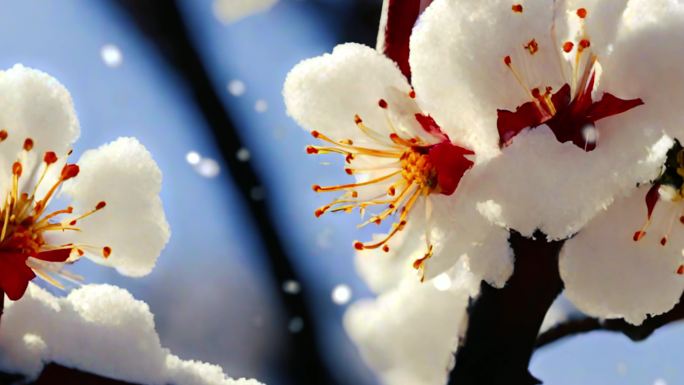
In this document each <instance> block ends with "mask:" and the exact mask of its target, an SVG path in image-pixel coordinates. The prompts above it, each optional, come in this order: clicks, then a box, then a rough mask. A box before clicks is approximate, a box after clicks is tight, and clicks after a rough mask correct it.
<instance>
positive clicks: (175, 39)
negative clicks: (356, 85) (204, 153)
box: [112, 0, 337, 385]
mask: <svg viewBox="0 0 684 385" xmlns="http://www.w3.org/2000/svg"><path fill="white" fill-rule="evenodd" d="M112 1H113V2H114V3H115V4H117V5H118V6H120V7H121V8H122V9H123V10H125V11H126V12H127V13H128V14H129V15H130V17H131V19H132V20H133V21H134V22H135V24H136V25H137V26H138V27H139V29H140V30H141V31H142V32H143V33H144V34H145V35H146V36H147V37H148V38H149V40H150V41H151V42H152V43H153V44H154V45H155V46H156V47H157V49H158V50H159V53H160V54H161V55H162V57H163V58H164V59H165V60H166V62H167V63H168V64H169V66H170V67H171V68H172V69H173V70H174V71H175V72H176V73H177V74H178V76H179V77H180V78H181V79H182V80H183V81H184V83H185V85H186V86H187V88H188V91H189V93H190V95H191V97H192V99H193V101H194V102H195V104H196V105H197V107H198V109H199V110H200V112H201V113H202V116H203V117H204V119H205V121H206V123H207V125H208V126H209V127H210V128H211V131H212V133H213V136H214V139H215V141H216V145H217V146H218V148H219V149H220V151H221V153H222V155H223V160H224V161H225V163H226V164H227V165H228V169H229V172H230V175H231V177H232V178H233V179H234V181H235V186H236V187H237V188H238V190H239V191H240V193H241V195H242V199H243V201H244V203H245V205H246V207H247V208H248V210H249V211H250V212H251V214H252V218H253V219H254V222H255V225H256V228H257V231H258V235H259V237H260V239H261V243H262V244H263V246H264V247H265V249H266V253H267V256H268V258H269V261H268V262H269V267H270V269H271V273H272V279H273V280H274V281H275V283H276V286H277V287H280V286H281V285H282V283H283V282H285V281H288V280H294V281H297V282H300V283H301V292H300V294H299V295H291V294H287V293H284V292H283V291H279V294H278V295H279V299H280V301H281V303H282V304H283V305H284V306H283V307H284V311H285V312H286V314H287V316H288V318H289V319H291V318H294V317H298V318H300V319H301V320H302V321H303V324H304V328H303V329H302V330H301V331H300V332H298V333H292V334H290V335H289V338H290V341H287V344H286V349H288V351H286V352H282V353H281V354H279V355H278V357H280V358H281V362H279V363H278V365H277V367H278V371H279V372H281V373H282V374H283V375H284V376H287V377H288V381H287V382H288V383H293V384H300V385H306V384H311V385H334V384H336V383H337V381H336V380H335V379H334V378H333V376H332V375H331V374H330V372H329V370H328V366H327V364H326V362H325V360H324V359H323V354H322V353H321V350H320V346H319V344H318V342H317V336H318V333H317V329H316V324H315V322H314V320H313V317H312V314H311V311H310V310H309V307H308V304H307V300H306V297H307V285H306V280H301V279H299V277H298V274H297V272H296V271H295V269H294V267H293V265H292V263H291V261H290V258H289V256H288V255H287V253H286V252H285V249H284V248H283V246H282V244H281V239H280V237H279V235H278V234H277V231H276V228H275V226H274V224H273V222H272V218H271V215H270V213H271V212H272V211H271V210H270V207H269V202H268V200H257V199H252V198H251V196H250V193H251V191H252V190H253V189H254V188H263V185H262V183H261V181H260V178H259V176H258V175H257V173H256V172H255V170H254V168H253V167H252V166H251V164H250V163H249V162H240V161H238V160H237V159H236V157H235V154H236V153H237V152H238V150H240V149H241V148H243V145H242V140H241V138H240V136H239V135H238V132H237V130H236V127H235V124H234V121H233V119H232V117H231V116H230V115H229V113H228V111H227V110H226V109H225V108H224V105H223V103H222V101H221V99H220V97H219V96H218V93H217V92H216V90H215V88H214V85H213V83H212V79H211V78H210V76H209V74H208V71H207V69H206V67H205V65H204V63H203V62H202V59H201V57H200V54H199V52H198V50H197V48H196V46H195V43H194V42H193V39H192V36H191V35H190V33H189V31H188V28H187V27H186V24H185V21H184V19H183V17H182V15H181V11H180V9H179V5H178V3H177V2H176V1H171V0H169V1H154V0H112Z"/></svg>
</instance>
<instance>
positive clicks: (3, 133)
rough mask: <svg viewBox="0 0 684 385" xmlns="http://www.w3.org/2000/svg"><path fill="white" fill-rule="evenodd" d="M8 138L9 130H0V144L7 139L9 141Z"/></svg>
mask: <svg viewBox="0 0 684 385" xmlns="http://www.w3.org/2000/svg"><path fill="white" fill-rule="evenodd" d="M7 136H8V134H7V130H0V142H2V141H4V140H5V139H7Z"/></svg>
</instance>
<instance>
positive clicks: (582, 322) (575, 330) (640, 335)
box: [536, 296, 684, 348]
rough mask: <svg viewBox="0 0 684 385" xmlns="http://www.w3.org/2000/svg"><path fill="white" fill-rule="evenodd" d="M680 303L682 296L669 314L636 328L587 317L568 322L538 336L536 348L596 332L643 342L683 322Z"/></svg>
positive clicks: (619, 320) (683, 307)
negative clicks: (670, 325) (661, 330)
mask: <svg viewBox="0 0 684 385" xmlns="http://www.w3.org/2000/svg"><path fill="white" fill-rule="evenodd" d="M682 301H684V296H682V298H680V300H679V303H678V304H677V305H676V306H675V307H674V308H673V309H672V310H670V311H669V312H667V313H665V314H661V315H659V316H655V317H649V318H647V319H646V320H645V321H644V323H642V324H641V325H638V326H635V325H632V324H630V323H628V322H625V321H624V320H622V319H611V320H601V319H598V318H590V317H587V318H580V319H572V320H568V321H567V322H563V323H560V324H558V325H556V326H554V327H553V328H551V329H549V330H547V331H546V332H544V333H542V334H540V335H539V337H538V338H537V344H536V348H541V347H544V346H547V345H549V344H551V343H553V342H556V341H559V340H561V339H563V338H566V337H570V336H575V335H578V334H583V333H589V332H593V331H598V330H603V331H610V332H618V333H622V334H624V335H625V336H627V337H628V338H629V339H631V340H632V341H643V340H645V339H646V338H648V337H649V336H650V335H651V334H653V332H655V331H656V330H658V329H659V328H661V327H663V326H665V325H668V324H670V323H673V322H678V321H681V320H684V302H682Z"/></svg>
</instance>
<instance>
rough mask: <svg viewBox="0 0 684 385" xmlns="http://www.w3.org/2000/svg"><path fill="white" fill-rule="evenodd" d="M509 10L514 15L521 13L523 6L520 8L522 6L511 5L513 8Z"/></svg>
mask: <svg viewBox="0 0 684 385" xmlns="http://www.w3.org/2000/svg"><path fill="white" fill-rule="evenodd" d="M511 10H512V11H513V12H515V13H522V11H523V6H522V4H513V6H512V7H511Z"/></svg>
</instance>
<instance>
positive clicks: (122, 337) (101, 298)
mask: <svg viewBox="0 0 684 385" xmlns="http://www.w3.org/2000/svg"><path fill="white" fill-rule="evenodd" d="M0 351H2V354H0V366H1V367H2V369H3V371H5V372H9V373H21V374H24V375H26V376H28V377H29V378H35V377H37V376H38V375H39V374H40V372H41V371H42V369H43V366H44V365H45V364H46V363H51V362H54V363H57V364H60V365H63V366H66V367H69V368H75V369H78V370H82V371H86V372H90V373H94V374H98V375H101V376H105V377H109V378H113V379H118V380H123V381H130V382H134V383H144V384H186V385H259V382H257V381H255V380H247V379H239V380H234V379H231V378H229V377H227V376H226V375H225V374H224V373H223V370H222V369H221V368H220V367H219V366H216V365H211V364H207V363H203V362H199V361H186V360H182V359H180V358H179V357H177V356H175V355H174V354H173V353H171V352H170V351H169V350H168V349H165V348H163V347H162V345H161V342H160V340H159V335H158V334H157V332H156V330H155V325H154V319H153V315H152V313H150V309H149V307H148V306H147V304H146V303H144V302H142V301H139V300H136V299H135V298H133V296H131V294H130V293H128V292H127V291H126V290H124V289H121V288H118V287H115V286H110V285H86V286H83V287H81V288H79V289H77V290H74V291H72V292H71V293H69V295H68V296H67V297H66V298H57V297H54V296H53V295H51V294H50V293H48V292H47V291H45V290H43V289H40V288H39V287H37V286H36V285H30V286H29V289H28V291H27V295H26V296H25V297H24V298H23V299H22V300H21V301H18V302H11V303H9V304H7V308H6V309H5V313H4V314H3V317H2V328H0Z"/></svg>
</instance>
